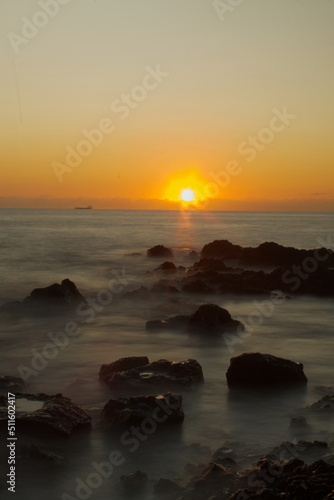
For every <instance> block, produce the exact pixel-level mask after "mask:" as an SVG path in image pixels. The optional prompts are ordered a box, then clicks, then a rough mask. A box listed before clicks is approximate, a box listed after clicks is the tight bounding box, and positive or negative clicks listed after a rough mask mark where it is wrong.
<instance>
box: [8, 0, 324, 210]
mask: <svg viewBox="0 0 334 500" xmlns="http://www.w3.org/2000/svg"><path fill="white" fill-rule="evenodd" d="M0 9H1V16H0V30H1V44H0V60H1V66H2V72H1V73H2V78H1V82H0V87H1V97H2V101H3V102H2V112H1V117H0V124H1V134H0V144H1V153H2V154H1V174H0V179H1V182H0V207H5V208H8V207H9V208H11V207H17V208H21V207H27V208H44V207H45V208H72V207H73V206H78V205H79V206H86V205H92V206H93V207H94V208H122V209H126V208H129V209H178V208H180V206H187V207H188V208H196V209H203V210H287V211H290V210H297V211H334V169H333V166H334V165H333V139H332V131H333V128H334V113H333V109H334V106H333V104H334V97H333V88H334V86H333V82H334V66H333V63H332V61H333V48H334V30H333V22H334V1H333V0H317V1H314V0H238V1H236V0H226V1H223V0H208V1H207V0H168V1H167V0H141V1H140V2H139V1H138V0H112V1H111V0H39V1H35V0H16V1H15V2H13V1H12V0H2V2H1V7H0ZM186 189H188V190H191V191H192V194H193V199H192V200H191V201H190V202H187V201H183V200H182V193H183V191H184V190H186Z"/></svg>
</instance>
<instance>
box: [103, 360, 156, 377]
mask: <svg viewBox="0 0 334 500" xmlns="http://www.w3.org/2000/svg"><path fill="white" fill-rule="evenodd" d="M148 364H149V359H148V357H147V356H128V357H126V358H120V359H118V360H117V361H114V362H113V363H110V364H109V365H102V366H101V368H100V374H99V376H100V378H102V379H105V378H106V377H107V376H108V375H111V374H112V373H117V372H123V371H126V370H132V368H138V366H144V365H148Z"/></svg>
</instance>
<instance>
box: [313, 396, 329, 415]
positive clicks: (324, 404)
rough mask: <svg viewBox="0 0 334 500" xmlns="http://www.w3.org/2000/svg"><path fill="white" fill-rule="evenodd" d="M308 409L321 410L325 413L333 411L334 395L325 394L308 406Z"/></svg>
mask: <svg viewBox="0 0 334 500" xmlns="http://www.w3.org/2000/svg"><path fill="white" fill-rule="evenodd" d="M307 409H308V410H315V411H320V412H323V413H327V412H332V411H333V410H334V396H324V397H323V398H321V399H319V401H317V402H316V403H313V404H312V405H311V406H308V407H307Z"/></svg>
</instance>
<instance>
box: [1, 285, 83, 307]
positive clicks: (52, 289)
mask: <svg viewBox="0 0 334 500" xmlns="http://www.w3.org/2000/svg"><path fill="white" fill-rule="evenodd" d="M81 303H86V299H85V297H84V296H83V295H81V293H80V292H79V290H78V289H77V287H76V285H75V284H74V283H73V281H70V280H69V279H64V280H63V281H62V282H61V284H59V283H54V284H53V285H50V286H47V287H45V288H35V289H34V290H33V291H32V292H31V294H30V295H29V296H28V297H26V298H25V299H24V300H23V301H22V302H12V303H8V304H4V305H3V306H1V308H0V310H1V311H2V312H4V313H9V314H14V313H28V314H29V313H35V312H38V313H42V314H43V313H44V314H49V313H52V312H58V311H59V310H61V311H63V310H64V311H67V310H72V309H74V308H75V307H77V306H78V305H79V304H81Z"/></svg>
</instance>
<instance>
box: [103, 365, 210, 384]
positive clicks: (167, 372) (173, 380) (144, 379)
mask: <svg viewBox="0 0 334 500" xmlns="http://www.w3.org/2000/svg"><path fill="white" fill-rule="evenodd" d="M103 379H104V382H105V383H106V384H107V385H108V386H109V387H110V388H111V389H113V390H124V389H127V388H138V389H142V388H145V387H148V388H154V387H157V388H159V387H168V388H174V387H193V386H195V385H197V384H199V383H201V382H203V381H204V378H203V371H202V367H201V365H200V364H199V363H198V362H197V361H196V360H195V359H188V360H187V361H168V360H167V359H160V360H159V361H154V362H153V363H148V364H146V365H141V366H137V367H136V368H132V369H129V370H120V371H118V372H111V373H108V374H107V375H106V376H104V378H103Z"/></svg>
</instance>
